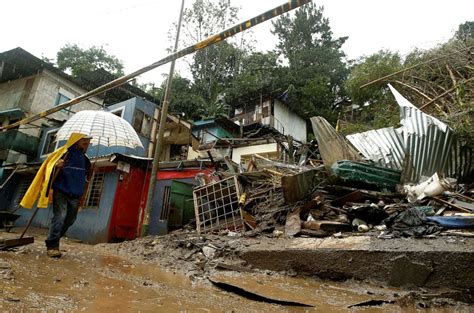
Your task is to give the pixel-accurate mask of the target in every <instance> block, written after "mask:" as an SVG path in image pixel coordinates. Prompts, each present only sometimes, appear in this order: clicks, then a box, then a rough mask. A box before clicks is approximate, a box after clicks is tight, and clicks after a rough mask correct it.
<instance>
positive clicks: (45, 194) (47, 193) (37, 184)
mask: <svg viewBox="0 0 474 313" xmlns="http://www.w3.org/2000/svg"><path fill="white" fill-rule="evenodd" d="M84 137H86V135H84V134H80V133H72V134H71V136H70V137H69V139H68V141H67V143H66V144H65V145H64V146H62V147H61V148H59V149H57V150H56V151H54V152H52V153H51V154H50V155H49V156H48V158H47V159H46V160H44V162H43V164H41V167H40V169H39V170H38V173H36V176H35V178H34V179H33V182H32V183H31V185H30V187H29V188H28V190H27V191H26V193H25V196H24V197H23V199H22V200H21V202H20V205H21V206H22V207H24V208H27V209H31V208H32V207H33V205H34V204H35V202H36V199H37V198H38V194H39V200H38V204H37V207H38V208H47V207H48V205H49V203H50V202H52V200H53V190H52V189H51V187H52V185H53V184H50V179H51V175H52V173H53V169H54V166H55V165H56V162H58V161H59V160H60V159H61V158H62V157H63V155H64V154H65V153H66V152H67V149H68V148H69V147H71V146H72V145H74V144H75V143H76V142H78V141H79V140H80V139H82V138H84ZM48 189H49V190H48Z"/></svg>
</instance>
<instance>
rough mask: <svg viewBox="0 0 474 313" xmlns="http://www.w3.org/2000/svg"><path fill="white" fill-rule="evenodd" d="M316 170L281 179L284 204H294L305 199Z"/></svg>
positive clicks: (311, 185)
mask: <svg viewBox="0 0 474 313" xmlns="http://www.w3.org/2000/svg"><path fill="white" fill-rule="evenodd" d="M316 172H317V170H309V171H305V172H301V173H298V174H294V175H286V176H282V178H281V186H282V187H283V197H284V198H285V202H286V203H294V202H296V201H299V200H302V199H304V198H306V197H307V196H308V195H309V193H310V192H311V189H312V187H313V180H314V178H315V176H316Z"/></svg>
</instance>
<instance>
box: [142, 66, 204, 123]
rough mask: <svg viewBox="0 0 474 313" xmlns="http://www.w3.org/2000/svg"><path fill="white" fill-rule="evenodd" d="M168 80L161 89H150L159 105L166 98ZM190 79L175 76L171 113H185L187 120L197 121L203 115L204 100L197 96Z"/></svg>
mask: <svg viewBox="0 0 474 313" xmlns="http://www.w3.org/2000/svg"><path fill="white" fill-rule="evenodd" d="M165 88H166V80H165V81H164V82H163V83H162V84H161V86H160V87H159V88H156V87H154V86H153V87H151V88H148V90H147V92H148V93H150V94H152V95H153V97H154V98H155V101H156V102H157V103H160V102H161V101H162V100H163V98H164V91H165ZM192 88H193V86H192V83H191V81H190V80H189V79H187V78H184V77H181V75H179V74H178V73H175V74H174V75H173V83H172V92H171V97H170V112H171V113H184V115H185V118H186V119H197V118H199V117H200V115H201V114H202V113H203V107H204V106H205V103H204V100H203V99H202V98H201V97H199V96H198V95H196V94H195V92H194V91H193V90H192Z"/></svg>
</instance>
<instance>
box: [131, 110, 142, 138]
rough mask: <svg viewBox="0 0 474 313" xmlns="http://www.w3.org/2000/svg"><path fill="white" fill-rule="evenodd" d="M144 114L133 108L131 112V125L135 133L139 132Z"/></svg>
mask: <svg viewBox="0 0 474 313" xmlns="http://www.w3.org/2000/svg"><path fill="white" fill-rule="evenodd" d="M144 115H145V113H143V112H142V111H139V110H135V112H134V113H133V121H132V126H133V129H135V131H136V132H137V133H140V131H141V129H142V122H143V116H144Z"/></svg>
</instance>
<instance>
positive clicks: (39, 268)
mask: <svg viewBox="0 0 474 313" xmlns="http://www.w3.org/2000/svg"><path fill="white" fill-rule="evenodd" d="M16 235H17V234H4V233H2V234H1V237H6V236H11V237H14V236H16ZM34 236H35V239H36V242H35V243H34V244H32V245H28V246H25V247H21V248H18V249H16V250H14V251H0V287H1V288H0V290H1V291H0V311H4V312H20V311H73V312H80V311H84V312H99V311H102V312H114V311H116V312H117V311H119V312H138V311H143V312H157V311H158V312H159V311H191V312H194V311H206V312H222V311H226V312H228V311H235V312H249V311H253V312H274V311H289V312H328V311H331V312H347V311H348V310H349V311H354V312H359V311H361V312H373V311H374V310H375V311H391V312H414V311H417V310H418V308H420V307H426V306H430V307H431V308H433V310H434V312H449V311H452V310H458V311H460V312H464V311H465V312H468V311H469V309H471V307H469V306H468V305H466V304H463V303H460V302H456V301H455V300H453V299H452V298H449V297H446V298H440V297H435V300H436V301H432V300H430V301H428V300H426V299H424V298H422V297H420V293H419V290H401V289H397V288H386V287H383V286H376V285H371V284H366V283H361V282H357V281H345V282H329V281H324V280H321V279H319V278H316V277H295V275H296V273H294V272H286V273H276V272H273V271H268V270H267V271H260V270H255V269H253V268H252V267H251V266H249V265H248V264H246V263H245V262H244V261H242V260H241V259H240V258H239V251H240V249H241V248H243V247H248V246H250V245H254V244H256V242H257V240H250V241H247V240H245V241H243V240H240V239H239V238H232V237H224V238H222V237H219V238H206V240H204V239H203V238H199V237H197V238H196V236H195V235H194V234H192V233H191V234H188V235H187V236H184V237H183V236H182V235H180V236H173V235H171V236H165V237H155V238H153V237H148V238H144V239H141V240H136V241H130V242H124V243H121V244H100V245H96V246H90V245H86V244H82V243H78V242H75V241H72V240H64V242H63V243H62V247H61V248H62V249H64V250H65V252H64V255H63V257H62V258H60V259H51V258H48V257H47V256H46V254H45V250H44V247H43V240H44V233H43V232H36V233H34ZM216 237H217V236H216ZM203 242H204V244H203ZM204 246H206V247H210V249H207V250H210V252H209V251H208V252H207V256H206V255H205V254H204V253H203V249H202V248H203V247H204ZM205 250H206V249H205ZM211 252H212V253H211ZM208 277H211V279H213V280H219V281H221V282H225V283H226V284H230V285H235V286H238V287H239V288H242V289H245V290H246V291H248V292H249V293H254V294H260V295H262V296H264V297H268V298H276V299H281V300H283V301H290V302H303V303H306V304H308V305H309V306H308V307H299V306H291V305H279V304H274V303H270V302H265V301H262V300H254V299H251V298H248V297H245V296H242V295H238V294H236V293H234V292H231V291H229V290H228V289H226V288H219V287H215V286H214V285H213V284H212V283H210V281H209V280H208ZM372 300H374V301H381V302H380V303H381V305H379V306H361V307H351V306H354V305H356V304H359V303H364V302H370V301H372ZM392 301H393V302H394V303H393V304H389V303H387V302H392ZM374 303H376V302H374ZM349 307H351V308H350V309H349Z"/></svg>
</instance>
